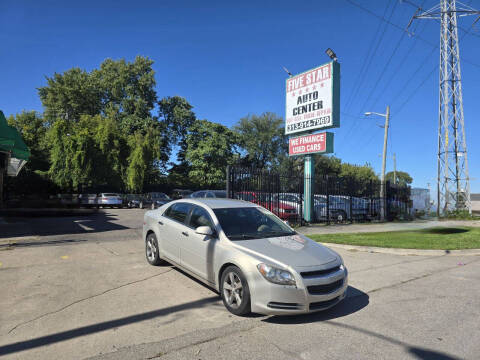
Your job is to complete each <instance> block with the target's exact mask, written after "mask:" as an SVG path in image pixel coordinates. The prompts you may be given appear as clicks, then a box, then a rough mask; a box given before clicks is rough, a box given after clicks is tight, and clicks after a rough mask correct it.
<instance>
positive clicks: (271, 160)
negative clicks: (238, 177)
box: [234, 112, 288, 168]
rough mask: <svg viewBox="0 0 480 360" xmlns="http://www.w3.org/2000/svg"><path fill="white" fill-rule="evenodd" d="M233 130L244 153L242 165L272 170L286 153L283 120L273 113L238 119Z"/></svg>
mask: <svg viewBox="0 0 480 360" xmlns="http://www.w3.org/2000/svg"><path fill="white" fill-rule="evenodd" d="M234 130H235V131H236V132H237V133H238V135H239V141H240V146H241V147H242V149H243V150H244V151H245V156H244V161H243V162H244V164H245V165H248V166H255V167H258V168H265V167H267V168H274V167H276V166H278V165H279V163H280V157H281V156H282V155H285V154H286V152H287V141H288V140H287V138H286V136H285V134H284V122H283V119H282V118H281V117H279V116H277V115H276V114H274V113H269V112H266V113H263V114H261V115H248V116H246V117H243V118H241V119H240V121H239V122H238V123H237V125H236V126H235V127H234Z"/></svg>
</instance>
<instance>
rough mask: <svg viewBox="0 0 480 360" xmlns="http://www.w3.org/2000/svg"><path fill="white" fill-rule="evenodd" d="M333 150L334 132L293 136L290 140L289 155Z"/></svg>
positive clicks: (330, 151)
mask: <svg viewBox="0 0 480 360" xmlns="http://www.w3.org/2000/svg"><path fill="white" fill-rule="evenodd" d="M332 152H333V133H330V132H323V133H318V134H313V135H305V136H299V137H294V138H293V137H292V138H290V139H289V140H288V155H290V156H293V155H305V154H314V153H332Z"/></svg>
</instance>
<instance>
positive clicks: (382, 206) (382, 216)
mask: <svg viewBox="0 0 480 360" xmlns="http://www.w3.org/2000/svg"><path fill="white" fill-rule="evenodd" d="M365 115H366V116H369V115H378V116H383V117H384V118H385V126H384V128H385V135H384V138H383V156H382V177H381V179H380V220H382V221H384V220H385V217H386V216H385V210H386V206H385V166H386V163H387V139H388V126H389V122H390V106H388V105H387V112H386V113H385V114H379V113H376V112H366V113H365Z"/></svg>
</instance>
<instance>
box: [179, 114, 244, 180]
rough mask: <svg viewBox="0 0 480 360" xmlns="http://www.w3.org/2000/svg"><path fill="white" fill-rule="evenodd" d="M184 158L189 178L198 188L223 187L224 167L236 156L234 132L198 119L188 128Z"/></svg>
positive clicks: (231, 162)
mask: <svg viewBox="0 0 480 360" xmlns="http://www.w3.org/2000/svg"><path fill="white" fill-rule="evenodd" d="M186 143H187V149H186V152H185V159H186V160H187V161H188V162H189V164H190V171H189V173H188V176H189V178H190V179H191V180H192V181H194V182H195V183H197V184H198V185H199V186H201V187H220V186H221V187H222V188H223V187H224V183H225V169H226V166H227V165H232V164H233V163H234V162H235V161H236V160H237V159H238V152H237V151H236V146H237V135H236V134H235V133H234V132H233V131H231V130H230V129H228V128H227V127H226V126H223V125H221V124H216V123H213V122H210V121H207V120H198V121H196V122H195V124H194V125H193V126H192V127H191V128H190V129H189V134H188V136H187V139H186Z"/></svg>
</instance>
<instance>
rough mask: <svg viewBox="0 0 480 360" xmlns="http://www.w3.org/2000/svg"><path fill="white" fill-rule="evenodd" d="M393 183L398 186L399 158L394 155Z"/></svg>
mask: <svg viewBox="0 0 480 360" xmlns="http://www.w3.org/2000/svg"><path fill="white" fill-rule="evenodd" d="M393 183H394V184H395V185H396V184H397V156H396V155H395V153H393Z"/></svg>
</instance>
